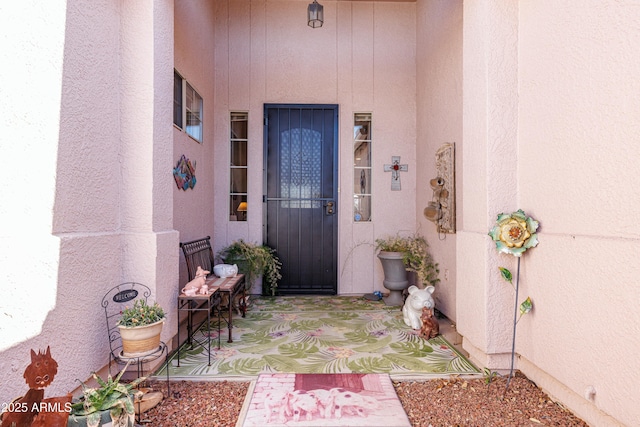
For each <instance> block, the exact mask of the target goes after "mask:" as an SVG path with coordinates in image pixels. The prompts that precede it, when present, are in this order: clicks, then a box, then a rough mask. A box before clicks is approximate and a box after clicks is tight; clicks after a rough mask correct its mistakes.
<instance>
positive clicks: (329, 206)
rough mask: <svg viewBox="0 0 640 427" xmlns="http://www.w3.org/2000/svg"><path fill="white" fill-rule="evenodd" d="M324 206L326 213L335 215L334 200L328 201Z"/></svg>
mask: <svg viewBox="0 0 640 427" xmlns="http://www.w3.org/2000/svg"><path fill="white" fill-rule="evenodd" d="M324 208H325V214H327V215H333V202H327V204H326V205H325V206H324Z"/></svg>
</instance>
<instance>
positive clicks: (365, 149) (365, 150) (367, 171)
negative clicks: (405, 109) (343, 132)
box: [353, 113, 371, 222]
mask: <svg viewBox="0 0 640 427" xmlns="http://www.w3.org/2000/svg"><path fill="white" fill-rule="evenodd" d="M353 211H354V212H353V220H354V221H356V222H359V221H371V113H355V114H354V115H353Z"/></svg>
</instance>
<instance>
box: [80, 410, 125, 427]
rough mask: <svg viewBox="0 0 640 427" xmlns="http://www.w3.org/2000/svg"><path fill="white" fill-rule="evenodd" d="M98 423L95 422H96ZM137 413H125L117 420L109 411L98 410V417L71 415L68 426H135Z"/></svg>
mask: <svg viewBox="0 0 640 427" xmlns="http://www.w3.org/2000/svg"><path fill="white" fill-rule="evenodd" d="M96 422H97V423H98V424H95V423H96ZM134 425H135V414H127V413H124V414H122V416H121V417H120V418H119V419H117V420H116V421H115V422H114V421H113V420H112V419H111V413H110V412H109V411H100V412H98V417H95V416H93V417H90V416H87V415H69V419H68V420H67V427H134Z"/></svg>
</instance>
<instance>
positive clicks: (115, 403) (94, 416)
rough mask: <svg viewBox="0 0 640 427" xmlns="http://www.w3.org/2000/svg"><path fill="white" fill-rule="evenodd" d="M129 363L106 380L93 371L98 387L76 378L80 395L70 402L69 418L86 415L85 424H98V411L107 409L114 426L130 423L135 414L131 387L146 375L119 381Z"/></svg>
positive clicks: (73, 418)
mask: <svg viewBox="0 0 640 427" xmlns="http://www.w3.org/2000/svg"><path fill="white" fill-rule="evenodd" d="M129 363H131V362H128V363H127V364H126V365H125V367H124V368H123V369H122V371H120V373H119V374H118V375H117V376H116V378H112V377H111V375H109V376H108V377H107V380H106V381H105V380H103V379H102V378H100V377H99V376H98V374H97V373H95V372H94V373H93V374H92V376H93V378H94V379H95V380H96V382H97V383H98V387H95V388H92V387H88V386H87V385H86V384H85V383H83V382H82V381H80V380H78V381H80V384H82V396H81V397H80V399H79V400H78V401H77V402H74V403H72V404H71V411H70V413H69V417H70V419H71V420H76V419H77V417H78V416H86V417H87V425H98V423H99V422H100V418H101V414H100V413H101V412H104V411H109V412H110V415H111V419H112V420H113V424H114V426H115V425H122V426H126V425H132V424H133V418H134V416H135V408H134V406H133V400H134V395H135V393H136V392H137V391H134V390H133V389H134V388H135V387H137V386H138V384H140V383H141V382H142V381H144V380H145V379H146V377H140V378H137V379H135V380H133V381H131V382H130V383H126V384H125V383H121V382H120V379H121V378H122V375H123V374H124V372H125V371H126V370H127V368H128V367H129Z"/></svg>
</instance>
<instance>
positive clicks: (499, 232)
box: [489, 209, 539, 392]
mask: <svg viewBox="0 0 640 427" xmlns="http://www.w3.org/2000/svg"><path fill="white" fill-rule="evenodd" d="M538 225H539V224H538V221H536V220H534V219H533V218H531V217H528V216H527V215H526V214H525V213H524V211H523V210H522V209H518V210H517V211H515V212H513V213H511V214H505V213H501V214H499V215H498V219H497V220H496V225H495V226H494V227H493V228H492V229H491V230H490V231H489V236H491V238H492V239H493V241H494V242H495V243H496V249H497V250H498V252H502V253H506V254H510V255H513V256H515V257H516V258H517V259H518V271H517V273H516V285H515V291H516V302H515V309H514V313H513V340H512V342H511V369H510V370H509V379H508V380H507V387H506V389H508V388H509V383H510V382H511V378H512V376H513V362H514V357H515V347H516V325H517V324H518V322H519V321H520V319H521V318H522V316H523V315H525V314H527V313H529V312H530V311H531V310H532V309H533V301H531V298H530V297H527V299H526V300H524V302H522V304H520V310H519V311H520V316H518V290H519V285H520V258H521V257H522V254H524V253H525V252H526V250H527V249H530V248H534V247H536V246H537V245H538V235H537V234H536V231H537V230H538ZM498 268H499V269H500V275H501V276H502V278H503V279H504V280H505V281H507V282H509V283H510V284H511V286H513V275H512V274H511V271H509V270H508V269H506V268H504V267H498ZM506 389H505V392H506Z"/></svg>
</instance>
